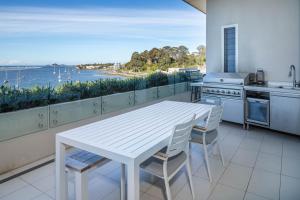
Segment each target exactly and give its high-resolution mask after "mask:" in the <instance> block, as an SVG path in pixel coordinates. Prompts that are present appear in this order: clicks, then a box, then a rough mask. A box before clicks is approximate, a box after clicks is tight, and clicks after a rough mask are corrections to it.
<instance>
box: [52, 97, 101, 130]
mask: <svg viewBox="0 0 300 200" xmlns="http://www.w3.org/2000/svg"><path fill="white" fill-rule="evenodd" d="M49 112H50V128H54V127H57V126H60V125H63V124H67V123H71V122H76V121H80V120H83V119H87V118H91V117H96V116H100V115H101V97H97V98H90V99H84V100H79V101H73V102H67V103H59V104H54V105H50V107H49Z"/></svg>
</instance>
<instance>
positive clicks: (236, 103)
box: [222, 98, 244, 124]
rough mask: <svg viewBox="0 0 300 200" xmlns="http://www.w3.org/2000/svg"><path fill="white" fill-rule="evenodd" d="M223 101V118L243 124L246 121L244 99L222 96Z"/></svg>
mask: <svg viewBox="0 0 300 200" xmlns="http://www.w3.org/2000/svg"><path fill="white" fill-rule="evenodd" d="M222 102H223V103H224V110H223V116H222V120H224V121H229V122H235V123H239V124H243V123H244V103H243V100H239V99H225V98H224V99H223V98H222Z"/></svg>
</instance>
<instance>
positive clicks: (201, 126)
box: [190, 105, 224, 182]
mask: <svg viewBox="0 0 300 200" xmlns="http://www.w3.org/2000/svg"><path fill="white" fill-rule="evenodd" d="M222 112H223V106H219V105H216V106H214V107H213V108H212V109H211V111H210V112H209V114H208V117H207V119H206V120H204V121H198V122H197V125H196V126H194V127H193V129H192V134H191V141H190V142H192V143H198V144H202V145H203V149H204V156H205V163H206V168H207V173H208V177H209V180H210V182H212V176H211V171H210V165H209V160H208V148H207V147H208V145H211V146H213V145H214V144H217V147H218V149H219V152H220V157H221V160H222V164H223V166H224V159H223V154H222V150H221V146H220V141H219V135H218V128H219V124H220V121H221V116H222Z"/></svg>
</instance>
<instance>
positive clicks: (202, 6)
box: [183, 0, 206, 14]
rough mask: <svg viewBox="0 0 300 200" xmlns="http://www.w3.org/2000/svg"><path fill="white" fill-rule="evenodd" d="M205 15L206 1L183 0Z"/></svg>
mask: <svg viewBox="0 0 300 200" xmlns="http://www.w3.org/2000/svg"><path fill="white" fill-rule="evenodd" d="M183 1H185V2H187V3H188V4H190V5H191V6H193V7H195V8H196V9H198V10H200V11H201V12H203V13H205V14H206V0H183Z"/></svg>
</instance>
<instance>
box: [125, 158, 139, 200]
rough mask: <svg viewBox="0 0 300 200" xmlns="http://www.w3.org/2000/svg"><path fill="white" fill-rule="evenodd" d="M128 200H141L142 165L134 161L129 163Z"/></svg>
mask: <svg viewBox="0 0 300 200" xmlns="http://www.w3.org/2000/svg"><path fill="white" fill-rule="evenodd" d="M127 181H128V186H127V187H128V188H127V195H128V200H140V166H139V165H138V164H136V163H135V162H134V161H132V162H131V163H130V164H128V165H127Z"/></svg>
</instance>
